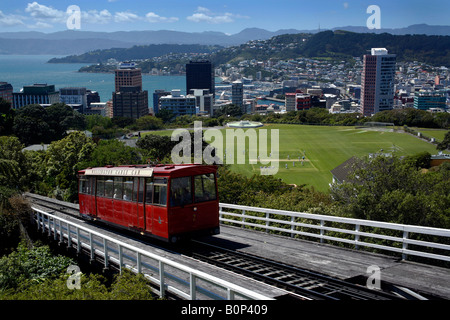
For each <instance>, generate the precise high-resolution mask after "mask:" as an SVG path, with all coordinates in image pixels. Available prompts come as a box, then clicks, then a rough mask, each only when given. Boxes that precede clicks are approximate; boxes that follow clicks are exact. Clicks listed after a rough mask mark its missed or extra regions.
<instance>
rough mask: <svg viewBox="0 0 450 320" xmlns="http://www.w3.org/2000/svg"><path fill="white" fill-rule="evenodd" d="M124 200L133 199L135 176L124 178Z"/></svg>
mask: <svg viewBox="0 0 450 320" xmlns="http://www.w3.org/2000/svg"><path fill="white" fill-rule="evenodd" d="M123 200H128V201H131V200H133V178H124V182H123Z"/></svg>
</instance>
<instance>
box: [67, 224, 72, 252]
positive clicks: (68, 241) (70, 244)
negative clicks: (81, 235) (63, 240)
mask: <svg viewBox="0 0 450 320" xmlns="http://www.w3.org/2000/svg"><path fill="white" fill-rule="evenodd" d="M71 246H72V238H71V237H70V224H69V223H68V224H67V248H70V247H71Z"/></svg>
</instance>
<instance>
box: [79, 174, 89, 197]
mask: <svg viewBox="0 0 450 320" xmlns="http://www.w3.org/2000/svg"><path fill="white" fill-rule="evenodd" d="M87 189H88V179H87V178H86V176H81V177H80V183H79V189H78V192H79V193H87V192H86V191H87Z"/></svg>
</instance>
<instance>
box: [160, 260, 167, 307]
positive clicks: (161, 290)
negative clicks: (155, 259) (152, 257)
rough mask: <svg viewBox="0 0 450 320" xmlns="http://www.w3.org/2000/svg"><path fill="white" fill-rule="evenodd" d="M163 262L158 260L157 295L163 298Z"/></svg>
mask: <svg viewBox="0 0 450 320" xmlns="http://www.w3.org/2000/svg"><path fill="white" fill-rule="evenodd" d="M164 282H165V281H164V263H163V262H162V261H161V260H160V261H159V296H160V297H161V298H164V296H165V294H166V285H165V283H164Z"/></svg>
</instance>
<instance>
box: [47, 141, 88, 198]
mask: <svg viewBox="0 0 450 320" xmlns="http://www.w3.org/2000/svg"><path fill="white" fill-rule="evenodd" d="M95 147H96V145H95V143H94V142H93V141H92V139H91V138H88V137H86V135H85V134H83V133H81V132H73V133H71V134H69V135H68V136H67V137H65V138H64V139H61V140H59V141H55V142H52V143H51V144H50V146H49V148H48V150H47V152H46V163H45V168H46V172H45V176H44V177H42V178H43V180H45V181H47V182H48V183H49V184H50V185H51V186H52V187H54V195H55V196H56V197H57V198H61V199H63V200H65V201H70V202H72V201H73V200H75V199H76V197H77V193H78V192H77V186H78V182H77V181H78V180H77V173H78V169H79V167H78V165H79V163H81V162H85V161H87V160H89V159H90V157H91V154H92V152H93V151H94V149H95Z"/></svg>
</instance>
